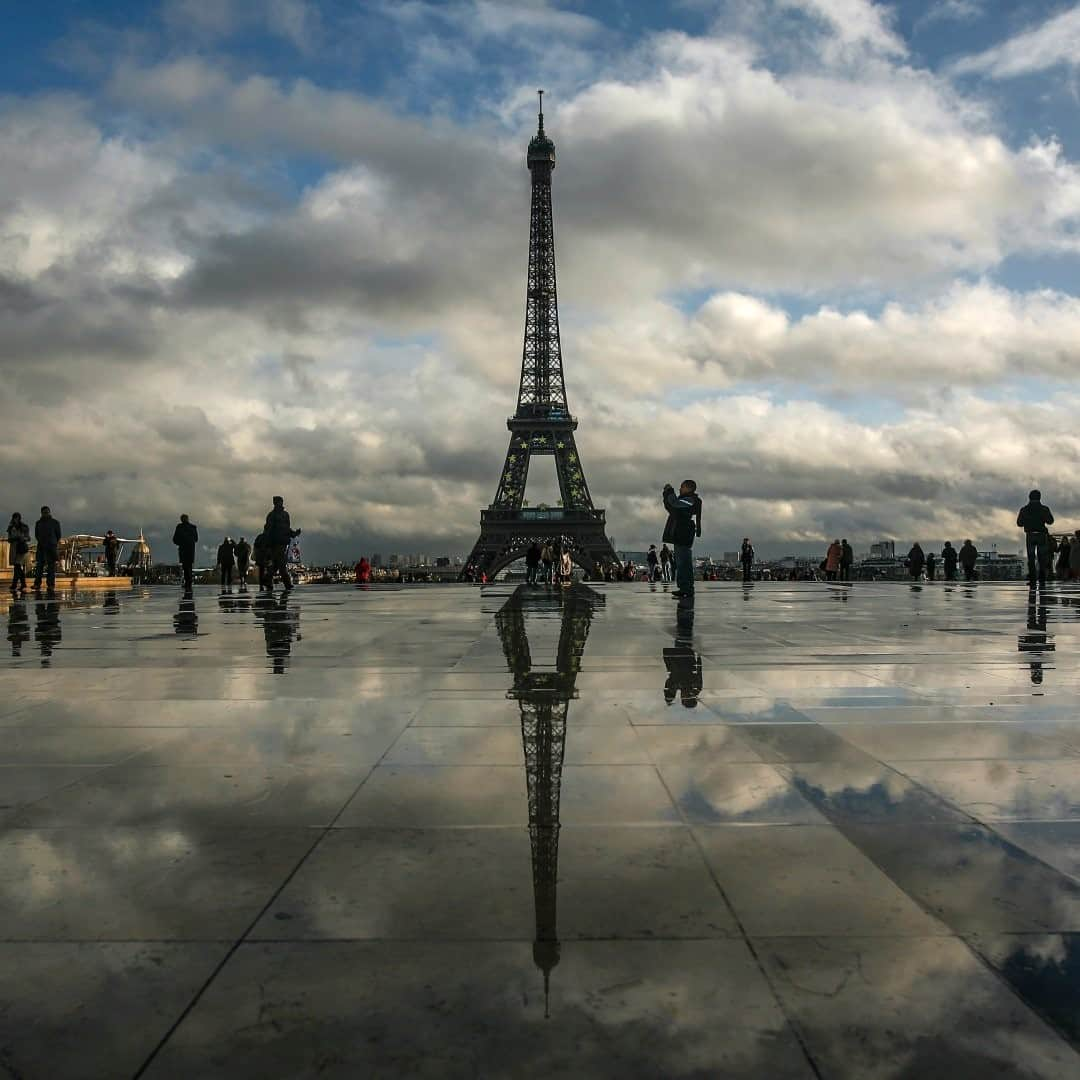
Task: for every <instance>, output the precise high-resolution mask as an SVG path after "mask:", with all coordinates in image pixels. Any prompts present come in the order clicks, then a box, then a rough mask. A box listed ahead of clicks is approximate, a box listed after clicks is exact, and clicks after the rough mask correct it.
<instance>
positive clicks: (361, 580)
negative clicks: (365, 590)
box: [353, 555, 371, 585]
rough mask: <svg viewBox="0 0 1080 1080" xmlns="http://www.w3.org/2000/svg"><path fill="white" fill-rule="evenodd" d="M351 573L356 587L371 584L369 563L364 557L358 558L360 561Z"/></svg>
mask: <svg viewBox="0 0 1080 1080" xmlns="http://www.w3.org/2000/svg"><path fill="white" fill-rule="evenodd" d="M353 573H354V576H355V579H356V584H357V585H370V584H371V563H370V562H368V560H367V557H366V556H364V555H361V556H360V561H359V562H357V564H356V566H355V567H354V570H353Z"/></svg>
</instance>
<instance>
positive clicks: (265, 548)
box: [251, 529, 273, 592]
mask: <svg viewBox="0 0 1080 1080" xmlns="http://www.w3.org/2000/svg"><path fill="white" fill-rule="evenodd" d="M251 554H252V556H253V557H254V559H255V569H256V570H257V571H258V573H259V592H265V591H266V590H267V589H269V588H270V587H271V584H270V583H271V580H272V579H271V576H270V564H271V561H272V558H273V557H272V555H271V553H270V541H269V540H268V539H267V536H266V530H265V529H264V530H263V531H262V532H261V533H259V535H258V536H256V537H255V539H254V541H253V542H252V545H251Z"/></svg>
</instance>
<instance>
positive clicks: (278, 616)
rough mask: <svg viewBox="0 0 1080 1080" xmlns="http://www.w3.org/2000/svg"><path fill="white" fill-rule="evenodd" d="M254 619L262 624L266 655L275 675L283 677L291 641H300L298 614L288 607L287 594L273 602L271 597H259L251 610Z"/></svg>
mask: <svg viewBox="0 0 1080 1080" xmlns="http://www.w3.org/2000/svg"><path fill="white" fill-rule="evenodd" d="M253 611H254V614H255V618H256V619H257V620H258V621H259V622H261V623H262V629H263V636H264V637H265V638H266V655H267V656H268V657H269V659H270V666H271V669H272V670H273V672H274V674H275V675H284V674H285V669H286V667H287V666H288V662H289V657H290V656H291V655H292V643H293V641H299V640H300V612H299V610H298V609H297V608H290V607H289V597H288V594H287V593H282V595H281V598H280V599H279V600H277V601H275V600H274V597H273V595H270V596H260V597H259V598H258V599H257V600H256V601H255V605H254V608H253Z"/></svg>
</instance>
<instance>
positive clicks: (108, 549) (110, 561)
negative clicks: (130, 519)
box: [104, 529, 120, 577]
mask: <svg viewBox="0 0 1080 1080" xmlns="http://www.w3.org/2000/svg"><path fill="white" fill-rule="evenodd" d="M104 547H105V572H106V573H107V574H108V575H109V577H116V560H117V558H118V557H119V555H120V541H119V540H118V539H117V537H116V533H114V532H113V531H112V529H106V530H105V543H104Z"/></svg>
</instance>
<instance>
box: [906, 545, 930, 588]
mask: <svg viewBox="0 0 1080 1080" xmlns="http://www.w3.org/2000/svg"><path fill="white" fill-rule="evenodd" d="M925 565H926V556H925V555H924V554H923V549H922V546H921V545H920V544H919V542H918V541H916V542H915V543H914V544H912V545H911V550H910V551H909V552H908V554H907V568H908V573H909V574H910V575H911V580H912V581H918V580H919V578H921V577H922V572H923V567H924V566H925Z"/></svg>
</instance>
